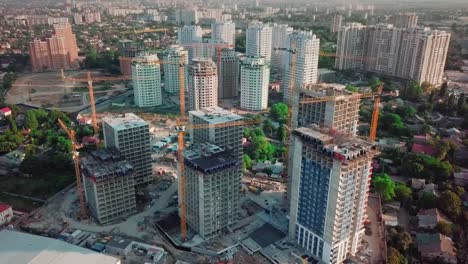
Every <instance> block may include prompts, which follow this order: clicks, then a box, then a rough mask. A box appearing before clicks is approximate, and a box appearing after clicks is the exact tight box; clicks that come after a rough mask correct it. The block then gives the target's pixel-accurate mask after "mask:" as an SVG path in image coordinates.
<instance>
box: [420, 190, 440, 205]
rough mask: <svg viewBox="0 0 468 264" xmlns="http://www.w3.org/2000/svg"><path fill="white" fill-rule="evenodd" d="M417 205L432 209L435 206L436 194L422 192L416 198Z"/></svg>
mask: <svg viewBox="0 0 468 264" xmlns="http://www.w3.org/2000/svg"><path fill="white" fill-rule="evenodd" d="M418 207H419V208H422V209H432V208H436V207H437V196H435V195H434V194H433V193H430V192H424V193H423V194H422V196H421V198H419V200H418Z"/></svg>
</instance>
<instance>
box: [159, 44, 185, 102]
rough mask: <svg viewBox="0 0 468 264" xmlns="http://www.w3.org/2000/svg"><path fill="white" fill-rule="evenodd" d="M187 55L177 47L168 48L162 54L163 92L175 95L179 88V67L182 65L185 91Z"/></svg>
mask: <svg viewBox="0 0 468 264" xmlns="http://www.w3.org/2000/svg"><path fill="white" fill-rule="evenodd" d="M188 59H189V57H188V53H187V51H186V50H184V48H183V47H181V46H179V45H171V46H169V47H168V48H167V49H166V50H165V51H164V53H163V61H164V64H163V69H164V90H165V91H166V92H168V93H177V92H179V88H180V77H179V67H180V64H183V65H184V84H185V85H184V86H185V90H187V76H188V73H187V65H188Z"/></svg>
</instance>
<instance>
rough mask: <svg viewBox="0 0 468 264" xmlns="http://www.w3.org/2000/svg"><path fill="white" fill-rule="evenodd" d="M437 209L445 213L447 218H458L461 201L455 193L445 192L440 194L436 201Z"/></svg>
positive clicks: (460, 211)
mask: <svg viewBox="0 0 468 264" xmlns="http://www.w3.org/2000/svg"><path fill="white" fill-rule="evenodd" d="M438 204H439V209H440V210H442V211H443V212H445V213H446V214H447V215H448V216H453V217H454V219H456V218H458V217H459V216H460V215H461V213H462V201H461V199H460V197H458V196H457V194H456V193H454V192H452V191H450V190H446V191H444V192H442V194H441V195H440V197H439V199H438Z"/></svg>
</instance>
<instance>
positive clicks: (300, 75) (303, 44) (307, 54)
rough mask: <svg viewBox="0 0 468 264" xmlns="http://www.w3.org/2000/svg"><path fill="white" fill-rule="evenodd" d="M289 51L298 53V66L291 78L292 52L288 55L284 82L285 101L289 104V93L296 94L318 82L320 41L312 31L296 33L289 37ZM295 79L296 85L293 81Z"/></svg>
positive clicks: (296, 65)
mask: <svg viewBox="0 0 468 264" xmlns="http://www.w3.org/2000/svg"><path fill="white" fill-rule="evenodd" d="M286 48H287V49H288V50H295V51H296V54H295V56H296V64H295V69H294V76H291V75H292V74H293V73H292V68H291V66H292V65H291V62H292V56H293V54H292V53H291V52H287V53H286V63H287V65H288V67H286V70H285V74H284V77H283V79H284V81H283V87H282V90H283V96H284V101H285V102H289V99H290V98H289V93H290V90H292V91H293V92H294V93H295V92H296V91H297V90H298V89H300V88H303V87H305V86H306V85H310V84H315V83H317V80H318V58H319V51H320V39H319V38H317V37H316V36H315V35H314V34H313V33H312V31H295V32H293V33H291V34H290V35H289V39H288V43H287V47H286ZM293 78H294V85H293V87H291V86H292V83H291V80H292V79H293Z"/></svg>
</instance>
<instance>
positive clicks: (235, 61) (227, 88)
mask: <svg viewBox="0 0 468 264" xmlns="http://www.w3.org/2000/svg"><path fill="white" fill-rule="evenodd" d="M218 65H219V74H218V97H219V99H227V98H235V97H237V95H238V91H239V75H240V68H239V54H238V53H237V52H236V51H235V50H234V49H233V48H225V49H222V50H221V62H220V63H219V64H218Z"/></svg>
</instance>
